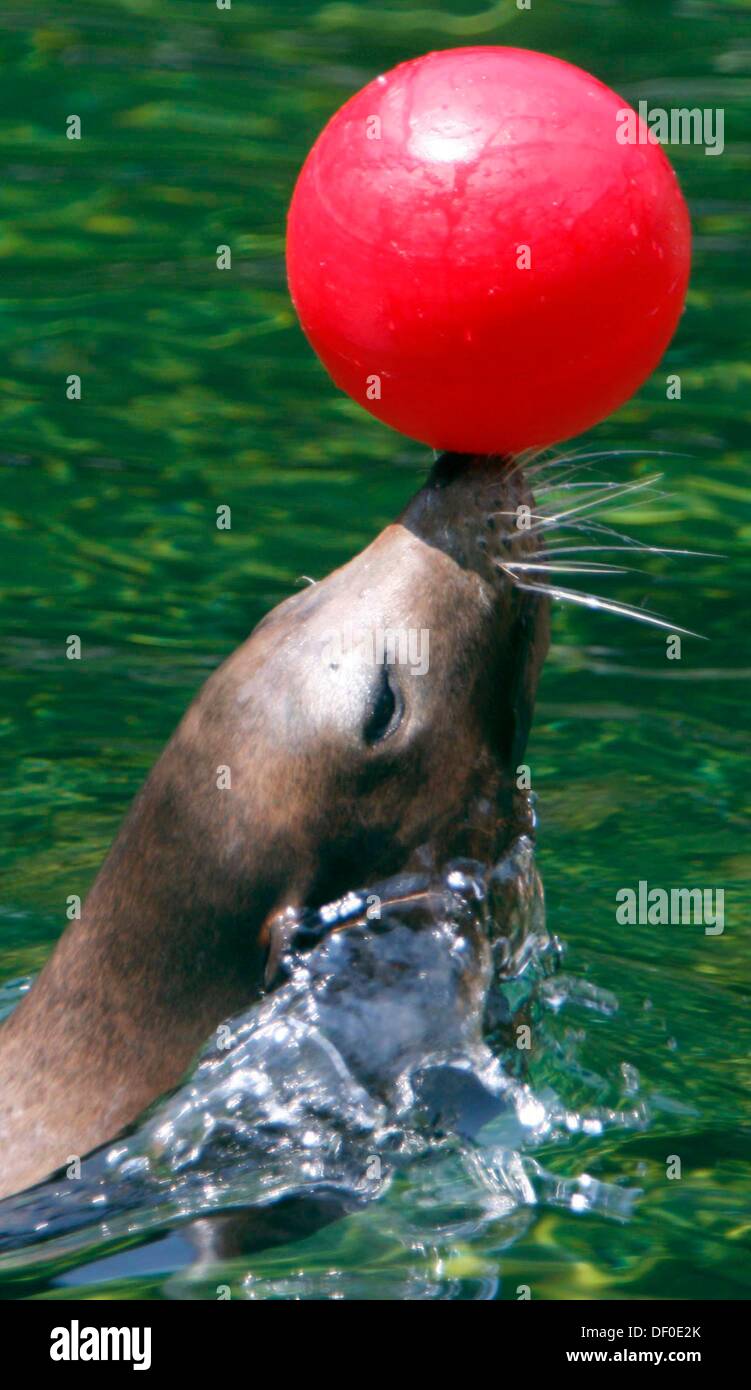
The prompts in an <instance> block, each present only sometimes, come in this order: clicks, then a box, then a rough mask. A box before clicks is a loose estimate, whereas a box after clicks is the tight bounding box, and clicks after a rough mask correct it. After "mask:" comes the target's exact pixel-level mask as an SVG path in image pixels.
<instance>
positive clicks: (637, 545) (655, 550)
mask: <svg viewBox="0 0 751 1390" xmlns="http://www.w3.org/2000/svg"><path fill="white" fill-rule="evenodd" d="M615 550H637V551H639V552H640V553H642V554H645V555H694V556H700V557H702V558H703V559H719V560H722V559H724V556H722V555H720V554H718V552H717V551H714V550H680V549H676V548H673V547H672V546H667V545H647V543H646V541H640V540H638V539H634V540H633V542H632V543H631V544H630V545H561V546H556V547H554V548H553V547H550V546H546V547H545V554H546V555H581V554H584V552H585V551H600V552H604V551H615Z"/></svg>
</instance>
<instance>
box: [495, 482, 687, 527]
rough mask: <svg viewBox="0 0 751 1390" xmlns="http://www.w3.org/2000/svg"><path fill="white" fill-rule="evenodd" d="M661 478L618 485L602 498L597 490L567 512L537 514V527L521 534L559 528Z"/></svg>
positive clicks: (649, 485)
mask: <svg viewBox="0 0 751 1390" xmlns="http://www.w3.org/2000/svg"><path fill="white" fill-rule="evenodd" d="M661 476H662V475H661V474H657V475H656V476H655V477H653V478H645V479H643V480H641V481H639V482H636V483H623V484H619V485H618V487H617V488H616V489H615V490H614V491H613V492H608V491H607V490H606V491H605V495H604V496H603V495H602V493H603V490H602V489H599V490H598V493H597V495H596V496H595V497H592V498H589V499H588V500H587V501H586V502H580V503H579V505H578V506H576V507H569V508H568V510H567V511H565V512H556V513H548V512H542V513H537V515H536V517H535V519H536V520H539V525H537V526H526V527H524V528H523V534H524V535H525V536H527V537H528V536H534V535H536V534H537V533H538V532H539V531H544V530H548V529H551V528H553V527H555V526H560V524H561V523H562V522H566V521H567V519H568V518H569V517H572V516H578V515H580V514H582V513H584V512H588V511H592V510H593V508H595V507H598V506H603V507H605V506H607V505H608V504H609V503H611V502H617V501H619V500H620V498H622V497H626V496H628V495H630V494H631V493H634V492H644V491H645V489H647V488H650V489H651V488H652V486H653V484H654V483H656V482H659V480H660V477H661ZM495 515H497V516H509V515H511V516H516V515H517V512H497V513H495ZM530 515H532V513H530ZM520 531H522V528H520Z"/></svg>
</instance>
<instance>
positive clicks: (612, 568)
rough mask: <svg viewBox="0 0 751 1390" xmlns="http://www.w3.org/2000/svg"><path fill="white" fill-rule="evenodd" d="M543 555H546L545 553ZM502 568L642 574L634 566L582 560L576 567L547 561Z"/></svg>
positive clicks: (509, 564) (515, 563)
mask: <svg viewBox="0 0 751 1390" xmlns="http://www.w3.org/2000/svg"><path fill="white" fill-rule="evenodd" d="M544 554H546V555H547V551H545V552H544ZM504 568H505V569H506V570H546V571H548V572H549V573H550V574H629V573H631V574H644V570H638V569H636V568H635V567H634V565H609V564H607V563H603V564H599V563H598V562H597V561H596V560H591V561H586V560H583V561H582V562H581V564H578V565H567V564H563V565H556V564H552V565H550V564H548V563H547V561H537V560H509V561H507V562H506V564H505V565H504Z"/></svg>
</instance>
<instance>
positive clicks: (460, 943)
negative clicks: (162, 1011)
mask: <svg viewBox="0 0 751 1390" xmlns="http://www.w3.org/2000/svg"><path fill="white" fill-rule="evenodd" d="M374 899H375V900H376V901H378V902H380V916H379V917H378V918H377V919H375V920H374V919H373V918H372V916H370V915H369V913H370V912H371V909H370V908H369V906H368V904H369V903H371V902H372V901H373V900H374ZM561 956H562V952H561V948H560V945H559V943H558V942H557V941H556V940H555V939H554V938H553V937H551V936H550V934H549V933H548V931H547V928H546V925H545V915H544V905H543V895H542V886H541V883H540V880H539V876H538V874H537V870H536V867H535V862H534V854H533V848H532V842H531V840H530V838H529V837H528V836H527V835H526V834H522V835H519V836H518V838H517V839H516V840H514V841H513V843H512V844H511V846H510V848H509V849H508V850H507V852H506V853H505V854H504V856H503V858H502V859H501V860H500V862H499V863H498V864H496V865H494V866H492V867H491V868H488V867H487V866H484V865H482V864H479V863H476V862H474V861H457V862H454V863H452V864H449V865H447V866H445V867H444V869H443V871H442V872H440V873H428V872H426V873H425V874H424V875H423V876H422V877H420V876H412V877H410V878H406V877H401V878H396V879H392V880H390V881H389V882H388V883H387V884H384V885H379V886H378V891H377V893H376V894H372V893H363V894H350V895H348V897H347V898H345V899H343V900H342V901H341V902H340V903H336V904H330V905H328V906H327V907H325V908H323V909H321V910H320V911H318V912H308V913H306V914H304V915H303V916H300V917H297V918H295V920H294V922H293V923H292V924H291V926H290V930H289V932H288V933H287V937H286V949H285V950H284V952H283V954H282V956H281V959H280V961H279V971H278V974H279V976H280V977H281V983H280V984H279V985H278V987H277V988H276V989H275V990H273V992H272V993H270V994H269V995H267V996H266V997H264V998H263V999H261V1000H260V1002H258V1003H256V1004H255V1005H254V1006H253V1007H252V1008H250V1009H248V1010H247V1011H246V1012H245V1013H243V1014H241V1015H239V1016H238V1017H236V1018H235V1019H233V1020H231V1021H230V1022H229V1023H228V1024H226V1025H223V1026H222V1027H221V1028H220V1029H218V1030H217V1033H216V1035H215V1036H214V1037H213V1038H212V1040H211V1041H210V1043H209V1044H208V1045H207V1046H206V1048H205V1049H204V1051H203V1053H202V1055H201V1057H200V1059H199V1061H198V1063H197V1065H196V1067H195V1069H194V1070H193V1072H192V1074H191V1075H190V1076H189V1077H188V1079H187V1080H186V1081H185V1082H184V1084H183V1085H182V1086H181V1087H180V1088H179V1089H178V1090H177V1091H176V1092H175V1093H174V1094H173V1095H171V1096H169V1097H167V1098H166V1099H163V1100H162V1101H161V1102H159V1103H158V1104H157V1105H156V1106H155V1107H153V1108H152V1109H151V1110H150V1111H149V1112H148V1113H147V1115H146V1117H145V1118H144V1119H143V1120H142V1122H141V1123H140V1124H139V1125H138V1126H137V1127H135V1128H134V1129H133V1130H132V1132H130V1133H129V1134H127V1135H126V1136H125V1137H124V1138H123V1139H121V1140H120V1141H118V1142H116V1143H114V1144H109V1145H107V1146H105V1147H103V1148H101V1149H99V1150H98V1151H97V1152H96V1153H94V1154H93V1155H90V1156H89V1157H88V1158H87V1159H86V1160H85V1161H84V1164H83V1173H82V1176H81V1177H80V1179H76V1180H72V1179H68V1178H66V1177H64V1176H62V1177H61V1176H60V1175H57V1177H55V1178H52V1179H50V1180H48V1181H47V1182H45V1183H42V1184H40V1185H39V1186H37V1187H36V1188H33V1189H31V1190H30V1191H28V1192H26V1193H22V1194H20V1195H18V1196H15V1197H11V1198H8V1199H7V1200H6V1201H5V1202H4V1203H2V1204H0V1252H2V1261H3V1265H4V1266H5V1267H6V1268H7V1267H9V1266H10V1267H13V1265H14V1264H16V1263H17V1262H20V1261H21V1259H22V1261H23V1263H24V1264H29V1263H35V1262H38V1261H43V1260H45V1259H49V1258H51V1257H52V1256H53V1255H54V1256H56V1257H57V1256H60V1255H62V1254H69V1253H71V1252H76V1253H78V1254H80V1253H81V1252H83V1251H85V1250H87V1249H92V1248H96V1249H97V1250H100V1249H101V1246H102V1243H103V1242H105V1243H106V1242H108V1241H111V1240H119V1239H122V1238H123V1237H128V1236H134V1237H138V1236H144V1235H146V1234H147V1233H149V1232H153V1231H154V1230H156V1229H160V1228H165V1227H167V1226H169V1225H171V1224H173V1223H176V1222H191V1223H193V1227H192V1229H193V1231H194V1233H197V1235H198V1239H197V1241H196V1244H197V1246H198V1247H199V1256H198V1258H197V1263H196V1269H201V1270H205V1268H206V1266H207V1264H208V1265H210V1263H211V1258H212V1249H213V1251H214V1253H216V1252H217V1251H221V1250H222V1249H223V1250H226V1249H227V1238H228V1233H229V1238H230V1243H231V1240H232V1238H234V1239H235V1243H236V1244H237V1243H240V1244H242V1241H245V1243H246V1244H248V1242H249V1243H250V1244H251V1245H252V1241H253V1238H254V1237H253V1229H252V1228H253V1215H254V1213H255V1214H256V1215H257V1214H258V1213H260V1212H265V1213H268V1210H269V1208H271V1207H272V1206H273V1204H278V1203H280V1202H281V1201H283V1200H289V1199H296V1198H300V1197H302V1196H307V1197H310V1198H314V1199H319V1200H322V1199H326V1200H327V1201H334V1202H335V1203H338V1205H337V1206H335V1210H336V1212H337V1213H338V1214H340V1213H341V1212H342V1211H344V1210H351V1209H352V1208H353V1207H364V1206H366V1205H367V1204H368V1203H371V1202H373V1201H374V1199H376V1198H379V1197H380V1196H382V1195H383V1194H384V1192H385V1191H386V1190H387V1189H388V1188H389V1187H390V1185H391V1184H392V1183H393V1182H394V1179H395V1177H396V1176H397V1175H399V1174H404V1173H409V1174H410V1175H411V1174H413V1173H414V1171H415V1163H416V1160H418V1159H419V1160H420V1161H421V1163H422V1165H423V1166H422V1169H421V1179H420V1180H422V1181H425V1174H429V1173H430V1171H431V1162H434V1163H436V1164H438V1165H439V1166H440V1167H441V1168H442V1171H443V1173H444V1177H445V1168H446V1164H447V1163H448V1164H450V1165H452V1172H453V1173H454V1178H453V1179H452V1180H453V1182H454V1184H455V1186H456V1191H457V1193H458V1194H459V1196H458V1199H457V1210H458V1211H461V1212H463V1213H466V1212H467V1211H468V1210H469V1209H470V1208H471V1209H472V1211H473V1215H472V1221H473V1222H474V1223H475V1224H476V1223H477V1222H480V1223H484V1222H490V1221H492V1222H497V1221H498V1220H505V1219H507V1218H509V1217H510V1216H511V1215H512V1214H513V1213H519V1212H520V1211H522V1210H523V1209H525V1208H530V1207H533V1206H536V1205H539V1204H544V1205H553V1206H564V1207H566V1208H568V1209H569V1210H571V1211H581V1212H584V1211H596V1212H599V1213H600V1214H602V1215H606V1216H614V1217H616V1218H618V1219H625V1218H626V1217H627V1216H628V1214H629V1212H630V1209H631V1205H632V1202H633V1197H634V1193H633V1192H632V1191H630V1190H627V1189H625V1188H623V1187H620V1186H619V1185H617V1184H608V1183H604V1182H601V1181H598V1180H597V1179H595V1178H593V1177H591V1176H590V1175H588V1174H586V1173H583V1174H580V1175H579V1176H577V1177H574V1178H570V1177H566V1178H562V1177H559V1176H556V1175H555V1174H553V1173H550V1172H548V1171H547V1170H546V1169H545V1168H544V1167H543V1166H542V1165H541V1164H540V1163H539V1162H538V1161H537V1159H536V1158H535V1157H534V1156H533V1155H534V1150H535V1148H537V1147H539V1145H540V1144H542V1143H550V1142H551V1141H556V1142H564V1141H565V1140H566V1139H568V1138H570V1136H572V1135H585V1136H587V1135H588V1136H597V1135H600V1134H602V1133H603V1132H604V1131H605V1130H606V1129H609V1128H617V1127H624V1126H625V1127H629V1128H639V1127H642V1126H643V1125H645V1124H646V1122H647V1118H648V1117H647V1113H646V1109H645V1107H644V1105H643V1103H641V1102H640V1100H639V1096H638V1077H636V1076H635V1074H634V1073H633V1068H631V1069H630V1070H629V1071H628V1074H626V1073H623V1077H622V1081H623V1083H624V1084H623V1085H622V1090H623V1092H624V1105H623V1107H622V1108H620V1109H612V1108H608V1107H605V1106H598V1107H596V1108H594V1109H581V1108H579V1107H578V1106H569V1105H567V1104H566V1102H565V1100H564V1099H563V1098H562V1097H561V1096H559V1095H558V1094H557V1093H556V1092H555V1091H554V1090H553V1089H552V1088H550V1087H544V1088H542V1089H541V1090H539V1091H535V1090H533V1088H532V1086H531V1085H530V1083H529V1080H528V1079H527V1076H526V1075H525V1066H524V1059H525V1052H524V1048H523V1046H522V1047H520V1046H518V1043H519V1039H520V1036H521V1035H522V1034H521V1033H520V1030H522V1033H523V1030H524V1029H525V1028H526V1029H530V1028H532V1027H533V1028H534V1031H535V1036H536V1038H538V1037H539V1038H540V1039H542V1041H543V1044H545V1035H544V1025H543V1023H542V1022H541V1020H542V1019H544V1016H545V1014H546V1012H547V1013H551V1014H555V1013H557V1012H558V1011H559V1010H560V1009H562V1008H563V1007H564V1006H565V1005H566V1004H567V1003H571V1002H572V1001H573V1002H577V1003H580V1004H584V1005H585V1006H586V1007H587V1008H590V1009H596V1010H598V1011H599V1012H600V1013H602V1014H604V1015H606V1016H607V1015H608V1014H610V1013H611V1012H612V1011H613V1010H614V1009H615V1008H616V1007H617V1001H615V1000H614V998H613V996H611V995H606V994H605V993H604V992H603V991H599V990H598V989H597V988H596V987H595V986H593V985H592V984H590V983H588V982H583V981H577V980H575V979H573V978H572V977H570V976H567V975H564V974H563V973H562V971H561ZM547 1045H548V1046H549V1047H550V1048H551V1050H554V1048H555V1046H556V1044H555V1043H554V1042H553V1040H552V1039H550V1040H548V1042H547ZM418 1167H419V1165H418ZM441 1181H442V1182H443V1181H444V1178H442V1179H441ZM417 1205H418V1209H419V1207H420V1204H419V1203H418V1204H417ZM440 1205H441V1206H442V1207H444V1208H445V1200H444V1199H443V1198H441V1203H440ZM435 1208H436V1194H435V1192H433V1194H432V1201H431V1200H429V1199H426V1209H427V1210H428V1212H429V1213H430V1216H429V1219H430V1220H431V1221H432V1220H436V1221H438V1217H437V1216H435V1217H434V1212H435ZM240 1214H242V1216H241V1215H240ZM207 1218H212V1219H213V1224H212V1220H208V1221H207ZM465 1219H466V1218H465V1216H461V1217H460V1218H459V1220H458V1226H457V1225H456V1223H453V1224H452V1222H451V1221H448V1222H447V1223H444V1224H445V1229H444V1231H443V1234H444V1235H445V1234H446V1231H451V1232H452V1234H453V1236H456V1235H457V1232H459V1233H460V1232H461V1229H462V1222H463V1221H464V1220H465ZM233 1223H234V1225H233ZM438 1224H439V1225H440V1222H439V1223H438ZM240 1227H242V1231H241V1233H240V1235H238V1231H239V1230H240ZM207 1231H209V1232H213V1233H214V1234H215V1233H216V1232H217V1231H222V1232H223V1241H222V1242H215V1241H214V1242H212V1240H208V1241H207V1240H206V1238H205V1237H206V1232H207ZM233 1232H234V1237H233ZM424 1237H425V1232H424V1230H423V1231H422V1234H421V1239H423V1238H424ZM412 1238H413V1233H412V1234H411V1233H410V1232H409V1231H406V1230H405V1232H404V1233H403V1239H404V1240H405V1241H406V1242H407V1243H409V1241H410V1239H412ZM13 1252H16V1253H13ZM195 1277H197V1276H195ZM246 1292H247V1296H248V1297H256V1296H260V1295H259V1292H258V1290H257V1289H256V1288H255V1287H253V1288H250V1287H249V1288H248V1290H246ZM311 1296H312V1295H311ZM316 1296H320V1294H318V1295H316ZM331 1296H334V1295H333V1294H332V1295H331ZM410 1296H411V1295H410ZM426 1296H427V1295H426Z"/></svg>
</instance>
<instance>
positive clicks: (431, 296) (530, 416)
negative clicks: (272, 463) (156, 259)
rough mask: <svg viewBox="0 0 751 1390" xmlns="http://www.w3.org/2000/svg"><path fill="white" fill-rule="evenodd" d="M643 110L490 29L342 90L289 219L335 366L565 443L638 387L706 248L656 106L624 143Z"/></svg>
mask: <svg viewBox="0 0 751 1390" xmlns="http://www.w3.org/2000/svg"><path fill="white" fill-rule="evenodd" d="M627 110H629V108H628V107H627V104H626V103H625V102H624V101H623V100H622V98H621V97H619V96H617V95H616V93H615V92H612V91H611V90H610V88H609V87H604V86H603V84H602V83H601V82H598V81H597V79H596V78H594V77H590V75H589V74H588V73H586V72H583V71H582V70H581V69H580V68H575V67H572V66H571V65H570V64H569V63H564V62H561V61H560V60H559V59H558V58H552V57H549V56H548V55H547V54H544V53H532V52H528V51H526V50H525V49H519V48H490V47H489V48H457V49H449V50H447V51H445V52H440V53H428V54H426V55H425V56H424V57H422V58H415V59H413V60H412V61H411V62H408V63H402V64H400V66H399V67H396V68H394V69H392V71H391V72H388V73H386V74H385V76H383V77H377V78H376V79H375V81H374V82H371V83H370V84H369V85H368V86H367V87H364V88H363V89H362V91H360V92H358V93H357V94H356V95H355V96H353V97H352V98H351V99H350V100H349V101H348V102H346V103H345V105H344V106H342V107H341V109H340V110H339V111H337V113H336V115H335V116H334V117H333V118H332V119H331V120H330V121H329V123H328V125H327V126H326V128H325V130H324V131H323V132H322V134H321V135H320V136H319V137H318V139H317V141H316V143H315V145H314V146H313V148H312V150H311V152H310V154H309V155H308V158H307V160H306V161H305V164H304V166H303V169H302V172H301V173H300V177H299V179H298V181H297V186H296V188H295V192H294V195H293V198H292V204H291V207H290V212H289V226H288V237H287V268H288V275H289V286H290V291H291V294H292V298H293V300H294V303H295V306H296V308H297V312H298V314H299V316H300V322H301V323H302V326H303V329H304V331H305V333H306V335H307V337H308V338H309V340H310V342H311V343H312V345H313V347H314V348H315V351H316V352H317V353H318V355H319V357H320V358H321V360H322V361H323V363H324V365H325V366H326V367H327V368H328V370H329V371H330V373H331V375H332V377H333V378H334V381H335V382H336V384H337V386H340V387H341V388H342V389H343V390H344V391H347V392H348V393H349V395H350V396H352V397H353V399H354V400H356V401H359V403H360V404H361V405H363V406H364V407H365V409H366V410H369V411H370V412H371V413H372V414H373V415H376V416H378V418H379V419H380V420H384V421H385V422H386V423H387V424H389V425H392V426H393V427H394V428H395V429H397V430H401V431H402V432H403V433H404V434H408V435H411V436H413V437H414V438H415V439H419V440H422V441H423V442H424V443H426V444H432V445H433V446H434V447H435V448H436V449H451V450H456V451H457V452H460V453H469V452H479V453H505V452H511V451H517V450H520V449H524V448H529V447H531V446H534V445H545V444H550V443H553V442H554V441H556V440H560V439H564V438H566V437H567V436H569V435H572V434H576V433H578V432H579V431H580V430H584V429H587V428H588V427H589V426H591V425H593V424H595V423H596V422H597V421H598V420H601V419H602V418H603V417H604V416H605V415H607V414H609V412H610V411H612V410H615V409H616V407H617V406H619V405H621V404H622V402H623V401H625V400H627V399H628V397H629V396H631V395H632V394H633V392H634V391H636V389H637V388H638V387H639V386H640V385H641V383H642V382H643V381H644V379H645V377H646V376H648V375H649V373H650V372H651V371H652V369H653V368H654V367H655V366H656V364H657V363H658V362H659V360H660V357H661V356H662V353H663V352H664V350H665V348H666V346H667V344H668V342H669V341H670V338H671V336H672V333H673V331H674V329H675V326H676V323H677V321H678V318H679V315H680V313H681V309H682V306H683V301H684V298H685V293H686V285H687V282H688V272H689V262H690V227H689V219H688V213H687V210H686V205H685V203H684V201H683V198H682V196H681V192H680V189H679V187H678V182H677V180H676V177H675V174H674V173H673V170H672V168H671V166H670V164H669V163H668V160H667V159H666V157H665V155H664V153H663V151H662V149H661V147H660V146H659V145H657V144H652V143H649V142H648V140H647V130H646V127H645V126H643V125H640V126H638V137H639V138H638V139H637V141H636V142H635V143H625V142H624V143H622V141H623V136H624V133H627V127H626V123H625V117H624V115H623V114H622V115H621V116H620V117H619V116H618V113H619V112H621V113H624V112H626V111H627ZM632 120H633V121H634V122H636V117H635V116H633V115H632ZM619 133H620V138H619ZM640 141H643V143H641V142H640Z"/></svg>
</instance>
